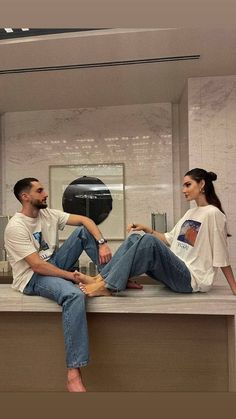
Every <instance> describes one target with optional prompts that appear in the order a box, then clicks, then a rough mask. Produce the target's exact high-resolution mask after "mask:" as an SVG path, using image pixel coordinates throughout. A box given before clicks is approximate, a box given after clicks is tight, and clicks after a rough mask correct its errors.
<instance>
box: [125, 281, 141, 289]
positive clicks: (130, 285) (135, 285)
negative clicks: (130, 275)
mask: <svg viewBox="0 0 236 419" xmlns="http://www.w3.org/2000/svg"><path fill="white" fill-rule="evenodd" d="M126 288H128V289H132V290H142V289H143V286H142V285H141V284H138V283H137V282H136V281H132V280H131V279H128V282H127V285H126Z"/></svg>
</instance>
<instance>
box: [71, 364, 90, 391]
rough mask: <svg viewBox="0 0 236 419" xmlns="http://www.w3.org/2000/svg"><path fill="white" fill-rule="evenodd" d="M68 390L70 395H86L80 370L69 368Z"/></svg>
mask: <svg viewBox="0 0 236 419" xmlns="http://www.w3.org/2000/svg"><path fill="white" fill-rule="evenodd" d="M66 386H67V390H68V391H69V392H70V393H85V392H86V388H85V387H84V384H83V381H82V377H81V372H80V369H79V368H69V369H68V374H67V385H66Z"/></svg>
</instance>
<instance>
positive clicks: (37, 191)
mask: <svg viewBox="0 0 236 419" xmlns="http://www.w3.org/2000/svg"><path fill="white" fill-rule="evenodd" d="M31 185H32V187H31V189H30V191H29V192H28V193H27V194H26V195H27V198H28V202H30V204H31V205H32V207H34V208H37V209H44V208H47V206H48V205H47V197H48V194H47V192H45V190H44V187H43V185H42V184H41V183H40V182H31Z"/></svg>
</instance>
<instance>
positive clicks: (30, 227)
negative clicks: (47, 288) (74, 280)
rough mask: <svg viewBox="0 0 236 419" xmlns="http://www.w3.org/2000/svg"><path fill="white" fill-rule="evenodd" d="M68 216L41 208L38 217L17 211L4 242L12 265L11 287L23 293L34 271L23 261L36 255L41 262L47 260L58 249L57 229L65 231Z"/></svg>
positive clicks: (11, 220) (10, 222) (6, 231)
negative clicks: (35, 253) (33, 254)
mask: <svg viewBox="0 0 236 419" xmlns="http://www.w3.org/2000/svg"><path fill="white" fill-rule="evenodd" d="M69 215H70V214H68V213H65V212H63V211H59V210H52V209H49V208H46V209H41V210H40V211H39V214H38V217H37V218H31V217H27V216H26V215H24V214H22V213H20V212H17V213H16V214H15V215H14V216H13V217H12V218H11V219H10V221H9V223H8V224H7V226H6V229H5V234H4V240H5V248H6V251H7V254H8V260H9V262H10V264H11V266H12V272H13V283H12V287H13V288H15V289H17V290H19V291H21V292H23V290H24V288H25V286H26V285H27V283H28V282H29V280H30V278H31V277H32V275H33V270H32V269H31V267H30V266H29V264H28V263H27V262H26V261H25V260H24V258H25V257H26V256H29V255H31V254H32V253H34V252H37V253H38V254H39V256H40V258H41V259H43V260H48V259H49V258H50V257H51V256H52V254H53V253H54V252H55V250H56V249H57V248H58V242H59V241H58V230H63V228H64V227H65V224H66V222H67V220H68V218H69Z"/></svg>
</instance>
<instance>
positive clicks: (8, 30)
mask: <svg viewBox="0 0 236 419" xmlns="http://www.w3.org/2000/svg"><path fill="white" fill-rule="evenodd" d="M4 29H5V31H6V32H7V33H11V32H13V29H12V28H4Z"/></svg>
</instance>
